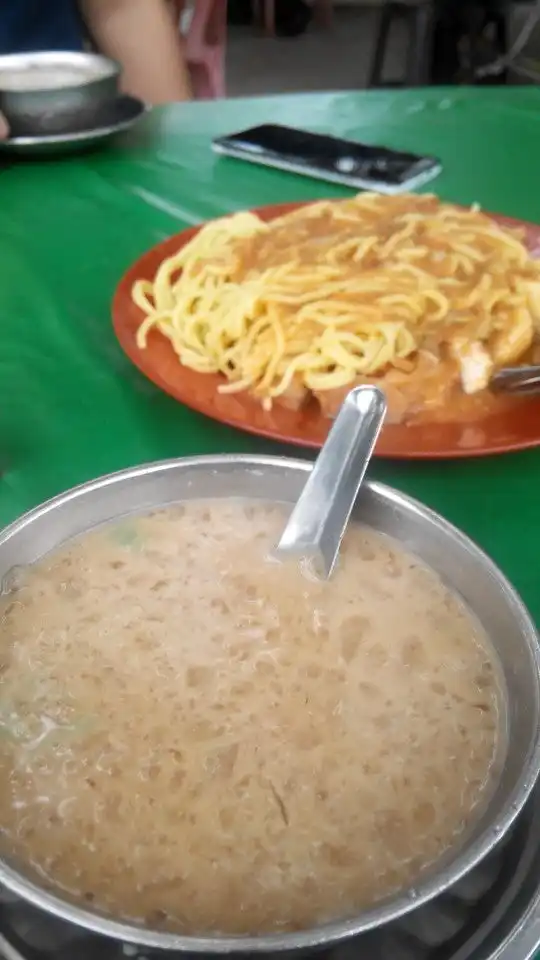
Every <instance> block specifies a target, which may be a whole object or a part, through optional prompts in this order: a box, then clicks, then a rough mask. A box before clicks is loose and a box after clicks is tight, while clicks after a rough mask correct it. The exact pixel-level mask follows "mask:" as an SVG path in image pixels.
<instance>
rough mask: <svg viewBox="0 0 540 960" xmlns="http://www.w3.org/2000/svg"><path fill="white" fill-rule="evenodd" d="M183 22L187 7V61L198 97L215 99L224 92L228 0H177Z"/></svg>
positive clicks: (176, 7)
mask: <svg viewBox="0 0 540 960" xmlns="http://www.w3.org/2000/svg"><path fill="white" fill-rule="evenodd" d="M173 6H174V10H175V15H176V16H177V18H178V22H179V23H180V21H181V19H182V17H183V14H184V13H185V11H186V8H188V9H190V20H189V25H188V27H187V31H186V35H185V53H186V61H187V65H188V68H189V72H190V75H191V82H192V86H193V95H194V96H195V98H196V99H197V100H215V99H217V98H219V97H224V96H225V95H226V94H225V45H226V39H227V3H226V0H194V3H192V4H190V5H189V4H187V3H186V0H174V3H173Z"/></svg>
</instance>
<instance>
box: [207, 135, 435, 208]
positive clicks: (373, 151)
mask: <svg viewBox="0 0 540 960" xmlns="http://www.w3.org/2000/svg"><path fill="white" fill-rule="evenodd" d="M212 147H213V149H214V150H215V151H216V153H220V154H225V155H226V156H229V157H236V158H237V159H238V160H247V161H249V162H251V163H259V164H263V165H264V166H267V167H277V168H278V169H280V170H289V171H291V172H292V173H300V174H303V175H304V176H307V177H315V178H317V179H319V180H329V181H331V182H332V183H342V184H345V185H346V186H349V187H355V188H356V189H361V190H374V191H376V192H377V193H388V194H394V193H403V192H405V191H406V190H413V189H414V188H415V187H419V186H421V185H422V184H423V183H427V182H428V181H429V180H432V179H433V177H436V176H437V175H438V174H439V173H440V172H441V169H442V167H441V164H440V162H439V161H438V160H436V159H435V157H428V156H417V155H416V154H414V153H402V152H400V151H399V150H390V149H388V148H387V147H374V146H370V145H368V144H365V143H357V142H356V141H355V140H341V139H339V138H338V137H329V136H326V135H325V134H321V133H310V131H309V130H297V129H295V128H293V127H282V126H279V125H278V124H273V123H272V124H270V123H268V124H263V126H260V127H252V128H251V129H250V130H242V131H241V132H240V133H233V134H230V135H229V136H225V137H218V138H217V139H215V140H214V141H213V143H212Z"/></svg>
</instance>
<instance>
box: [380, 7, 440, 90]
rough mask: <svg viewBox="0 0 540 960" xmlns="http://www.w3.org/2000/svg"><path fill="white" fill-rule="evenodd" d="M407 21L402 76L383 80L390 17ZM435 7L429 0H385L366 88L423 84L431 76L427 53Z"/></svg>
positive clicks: (428, 80)
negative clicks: (403, 73) (404, 60)
mask: <svg viewBox="0 0 540 960" xmlns="http://www.w3.org/2000/svg"><path fill="white" fill-rule="evenodd" d="M397 19H404V20H405V21H406V24H407V34H408V36H407V41H408V42H407V54H406V63H405V76H404V77H403V79H402V80H398V81H393V82H392V81H390V82H389V81H385V79H384V65H385V59H386V51H387V47H388V40H389V37H390V31H391V28H392V23H393V22H394V20H397ZM434 25H435V6H434V3H433V0H416V2H415V0H412V2H410V0H385V2H384V4H383V6H382V8H381V11H380V22H379V29H378V31H377V38H376V41H375V51H374V55H373V62H372V64H371V69H370V73H369V79H368V87H384V86H407V87H419V86H427V85H428V84H429V82H430V76H431V56H432V44H433V30H434Z"/></svg>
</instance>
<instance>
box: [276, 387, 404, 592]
mask: <svg viewBox="0 0 540 960" xmlns="http://www.w3.org/2000/svg"><path fill="white" fill-rule="evenodd" d="M385 414H386V400H385V398H384V394H383V393H382V391H381V390H379V389H378V388H377V387H371V386H363V387H356V388H355V389H354V390H351V392H350V393H349V394H348V396H347V397H346V399H345V400H344V402H343V404H342V406H341V409H340V411H339V413H338V415H337V417H336V419H335V421H334V424H333V426H332V429H331V430H330V433H329V435H328V439H327V441H326V443H325V444H324V447H323V448H322V450H321V452H320V454H319V456H318V458H317V461H316V463H315V466H314V467H313V470H312V471H311V474H310V475H309V477H308V480H307V482H306V485H305V487H304V489H303V491H302V493H301V494H300V497H299V499H298V502H297V504H296V506H295V507H294V509H293V511H292V513H291V516H290V517H289V520H288V522H287V525H286V527H285V530H284V531H283V534H282V537H281V540H280V541H279V544H278V547H277V553H276V555H277V556H280V555H285V554H288V555H291V554H294V555H296V556H301V557H305V558H306V559H308V560H311V561H312V562H313V563H314V565H315V572H316V573H317V575H318V576H321V577H322V578H323V579H327V578H328V577H329V576H330V574H331V573H332V570H333V568H334V564H335V562H336V559H337V555H338V552H339V547H340V544H341V541H342V539H343V534H344V533H345V528H346V526H347V522H348V520H349V517H350V515H351V511H352V508H353V506H354V502H355V500H356V497H357V494H358V491H359V489H360V485H361V483H362V480H363V479H364V475H365V472H366V469H367V465H368V463H369V461H370V459H371V454H372V452H373V448H374V446H375V443H376V440H377V437H378V436H379V432H380V429H381V427H382V424H383V420H384V417H385Z"/></svg>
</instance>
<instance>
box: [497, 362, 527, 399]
mask: <svg viewBox="0 0 540 960" xmlns="http://www.w3.org/2000/svg"><path fill="white" fill-rule="evenodd" d="M489 385H490V387H491V389H492V390H495V391H496V392H497V393H512V394H519V395H523V394H525V395H529V396H533V395H534V394H540V364H538V363H536V364H531V365H529V366H526V367H503V369H502V370H498V371H497V373H495V374H494V375H493V376H492V378H491V380H490V384H489Z"/></svg>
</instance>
